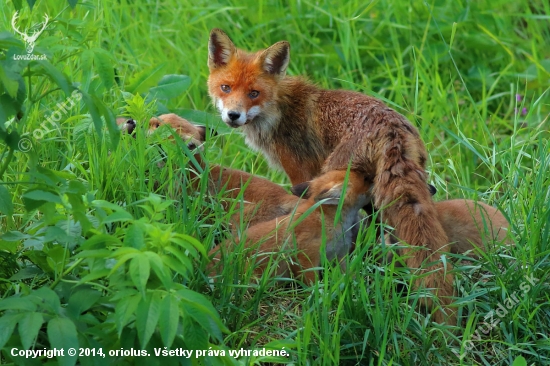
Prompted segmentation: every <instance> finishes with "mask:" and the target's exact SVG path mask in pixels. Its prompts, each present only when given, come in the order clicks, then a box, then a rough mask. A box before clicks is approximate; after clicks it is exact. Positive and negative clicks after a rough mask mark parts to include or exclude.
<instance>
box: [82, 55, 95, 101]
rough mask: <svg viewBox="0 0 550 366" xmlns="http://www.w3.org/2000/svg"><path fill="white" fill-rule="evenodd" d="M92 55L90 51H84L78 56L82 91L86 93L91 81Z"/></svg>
mask: <svg viewBox="0 0 550 366" xmlns="http://www.w3.org/2000/svg"><path fill="white" fill-rule="evenodd" d="M93 60H94V53H93V52H92V50H85V51H84V52H82V53H81V54H80V70H82V81H81V82H82V89H83V90H86V91H88V87H89V85H90V81H91V80H92V64H93Z"/></svg>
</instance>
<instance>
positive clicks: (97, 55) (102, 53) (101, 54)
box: [92, 48, 115, 89]
mask: <svg viewBox="0 0 550 366" xmlns="http://www.w3.org/2000/svg"><path fill="white" fill-rule="evenodd" d="M92 51H93V53H94V64H95V67H96V69H97V73H98V75H99V78H100V79H101V81H102V82H103V85H104V86H105V89H112V87H113V85H114V82H115V69H114V67H113V65H114V62H113V57H112V56H111V54H110V53H109V52H107V51H106V50H104V49H102V48H94V49H93V50H92Z"/></svg>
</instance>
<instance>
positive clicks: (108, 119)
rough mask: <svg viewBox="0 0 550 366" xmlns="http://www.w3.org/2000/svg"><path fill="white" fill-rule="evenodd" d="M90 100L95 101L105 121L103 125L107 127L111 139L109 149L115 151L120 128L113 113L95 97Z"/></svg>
mask: <svg viewBox="0 0 550 366" xmlns="http://www.w3.org/2000/svg"><path fill="white" fill-rule="evenodd" d="M92 99H93V100H94V101H95V104H96V106H97V108H98V111H99V113H101V115H102V116H103V119H104V120H105V125H106V126H107V131H109V137H110V139H111V149H113V150H116V148H117V146H118V142H119V140H120V128H119V127H118V125H117V124H116V117H115V115H114V114H113V112H112V111H111V110H110V109H109V108H107V106H106V105H105V103H103V102H102V101H101V100H99V99H98V98H96V97H92Z"/></svg>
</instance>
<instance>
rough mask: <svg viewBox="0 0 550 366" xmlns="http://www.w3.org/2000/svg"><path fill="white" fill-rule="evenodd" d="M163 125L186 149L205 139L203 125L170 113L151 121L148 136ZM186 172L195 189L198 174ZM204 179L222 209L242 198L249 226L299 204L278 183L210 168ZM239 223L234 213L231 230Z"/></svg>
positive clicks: (227, 169)
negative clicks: (170, 128)
mask: <svg viewBox="0 0 550 366" xmlns="http://www.w3.org/2000/svg"><path fill="white" fill-rule="evenodd" d="M165 124H168V125H170V126H171V127H172V128H173V129H174V130H175V131H176V133H177V134H178V135H179V136H180V137H181V139H182V140H183V141H186V142H187V147H188V148H189V149H195V148H196V147H199V146H201V145H202V144H203V143H204V141H205V139H206V135H207V132H206V129H205V127H204V126H199V125H194V124H192V123H190V122H189V121H187V120H186V119H184V118H182V117H180V116H178V115H176V114H173V113H171V114H164V115H162V116H159V117H153V118H151V120H150V121H149V129H148V133H153V132H154V131H155V130H156V129H157V128H159V127H160V126H162V125H165ZM199 150H200V149H198V150H196V151H195V152H196V153H195V154H194V157H195V159H196V160H197V162H198V163H199V165H200V166H201V167H202V168H203V169H204V168H206V164H205V163H204V160H203V159H202V156H201V154H200V151H199ZM189 171H190V173H191V187H192V188H193V189H194V190H195V191H196V190H199V188H200V180H199V179H198V178H199V177H198V174H197V173H196V171H195V170H193V169H190V170H189ZM208 178H209V179H208V191H209V194H210V195H211V196H217V197H220V198H223V199H222V202H221V203H222V205H223V207H224V209H225V210H228V209H229V207H230V206H231V200H235V199H237V200H240V199H241V195H242V202H243V204H244V207H243V221H244V222H245V223H247V224H248V225H249V226H252V225H255V224H257V223H260V222H264V221H269V220H271V219H274V218H275V217H278V216H283V215H286V214H289V213H290V212H291V211H292V210H293V209H294V208H295V207H296V205H297V204H298V202H299V201H300V198H299V197H296V196H294V195H292V194H290V193H288V192H287V191H286V190H285V189H284V188H283V187H281V186H279V185H278V184H275V183H273V182H271V181H269V180H267V179H265V178H261V177H258V176H255V175H252V174H249V173H246V172H243V171H240V170H236V169H230V168H224V167H221V166H219V165H210V166H209V172H208ZM227 200H230V201H227ZM236 211H240V210H236ZM239 221H240V212H236V213H235V214H233V216H232V217H231V219H230V224H231V225H232V229H233V231H234V230H235V229H236V228H238V227H239V226H240V225H239Z"/></svg>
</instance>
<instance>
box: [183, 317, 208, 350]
mask: <svg viewBox="0 0 550 366" xmlns="http://www.w3.org/2000/svg"><path fill="white" fill-rule="evenodd" d="M182 323H183V340H184V342H185V348H187V349H192V350H201V349H208V339H209V337H208V332H207V331H206V330H205V329H204V327H202V326H201V325H200V324H198V323H197V322H196V321H195V320H194V319H193V318H191V317H189V316H184V317H183V319H182Z"/></svg>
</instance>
